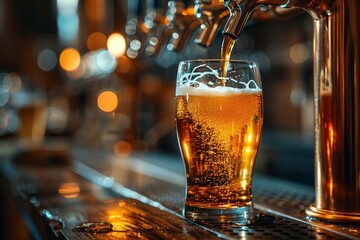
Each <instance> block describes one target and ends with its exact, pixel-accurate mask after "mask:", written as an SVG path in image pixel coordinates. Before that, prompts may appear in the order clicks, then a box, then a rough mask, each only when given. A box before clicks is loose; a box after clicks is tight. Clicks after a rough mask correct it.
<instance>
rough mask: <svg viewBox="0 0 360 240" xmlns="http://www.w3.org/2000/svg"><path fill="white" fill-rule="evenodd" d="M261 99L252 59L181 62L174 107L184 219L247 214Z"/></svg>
mask: <svg viewBox="0 0 360 240" xmlns="http://www.w3.org/2000/svg"><path fill="white" fill-rule="evenodd" d="M224 67H226V69H223V68H224ZM224 70H225V71H224ZM262 99H263V98H262V89H261V80H260V73H259V70H258V67H257V64H256V63H254V62H250V61H235V60H230V61H228V62H224V61H222V60H210V59H205V60H189V61H182V62H180V64H179V68H178V72H177V80H176V97H175V106H176V130H177V136H178V143H179V147H180V150H181V154H182V158H183V161H184V164H185V169H186V178H187V190H186V202H185V207H184V216H185V217H187V218H189V219H192V220H201V219H206V218H209V217H212V218H213V217H224V216H225V217H226V216H231V217H235V218H236V217H240V218H241V219H243V218H244V217H245V218H246V216H247V215H249V214H250V213H251V211H250V210H251V208H252V193H251V183H252V173H253V168H254V163H255V158H256V155H257V151H258V147H259V142H260V137H261V130H262V124H263V100H262ZM249 211H250V212H249ZM246 221H247V220H246V219H245V222H246Z"/></svg>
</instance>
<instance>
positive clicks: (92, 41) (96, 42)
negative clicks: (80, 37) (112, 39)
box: [86, 32, 107, 51]
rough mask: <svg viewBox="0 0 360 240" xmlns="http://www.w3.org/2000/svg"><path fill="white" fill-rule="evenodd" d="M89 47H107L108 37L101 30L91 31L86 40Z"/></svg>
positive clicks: (92, 48) (95, 48)
mask: <svg viewBox="0 0 360 240" xmlns="http://www.w3.org/2000/svg"><path fill="white" fill-rule="evenodd" d="M86 45H87V48H88V49H89V51H96V50H99V49H106V47H107V37H106V36H105V34H103V33H101V32H93V33H91V34H90V35H89V36H88V38H87V41H86Z"/></svg>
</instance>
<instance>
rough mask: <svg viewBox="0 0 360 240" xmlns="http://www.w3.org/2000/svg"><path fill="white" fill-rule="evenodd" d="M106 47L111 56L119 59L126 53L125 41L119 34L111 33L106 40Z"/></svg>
mask: <svg viewBox="0 0 360 240" xmlns="http://www.w3.org/2000/svg"><path fill="white" fill-rule="evenodd" d="M107 47H108V50H109V52H110V54H111V55H113V56H115V57H121V56H122V55H124V54H125V51H126V41H125V38H124V36H123V35H121V34H120V33H113V34H111V35H110V36H109V38H108V40H107Z"/></svg>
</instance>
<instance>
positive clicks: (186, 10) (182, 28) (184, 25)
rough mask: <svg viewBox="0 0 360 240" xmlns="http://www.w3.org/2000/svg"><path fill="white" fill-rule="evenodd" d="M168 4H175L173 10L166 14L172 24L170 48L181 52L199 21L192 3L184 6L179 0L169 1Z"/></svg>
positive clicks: (199, 23)
mask: <svg viewBox="0 0 360 240" xmlns="http://www.w3.org/2000/svg"><path fill="white" fill-rule="evenodd" d="M169 4H172V5H173V6H175V8H173V11H172V12H169V14H168V18H169V20H170V21H171V22H172V23H173V24H174V30H173V34H172V40H171V41H172V45H173V49H172V50H174V51H176V52H182V51H183V50H184V48H185V46H186V45H187V43H188V41H189V39H190V37H191V35H192V34H193V32H194V30H196V29H198V28H199V27H200V25H201V22H200V20H199V19H198V18H196V16H195V11H194V5H191V4H189V5H188V6H184V5H183V4H181V2H179V1H176V2H174V1H170V2H169Z"/></svg>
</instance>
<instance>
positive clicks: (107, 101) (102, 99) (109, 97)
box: [97, 90, 119, 112]
mask: <svg viewBox="0 0 360 240" xmlns="http://www.w3.org/2000/svg"><path fill="white" fill-rule="evenodd" d="M97 103H98V107H99V108H100V110H102V111H103V112H113V111H114V110H115V109H116V108H117V106H118V103H119V100H118V97H117V95H116V93H114V92H113V91H109V90H106V91H103V92H101V93H100V94H99V96H98V99H97Z"/></svg>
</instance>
